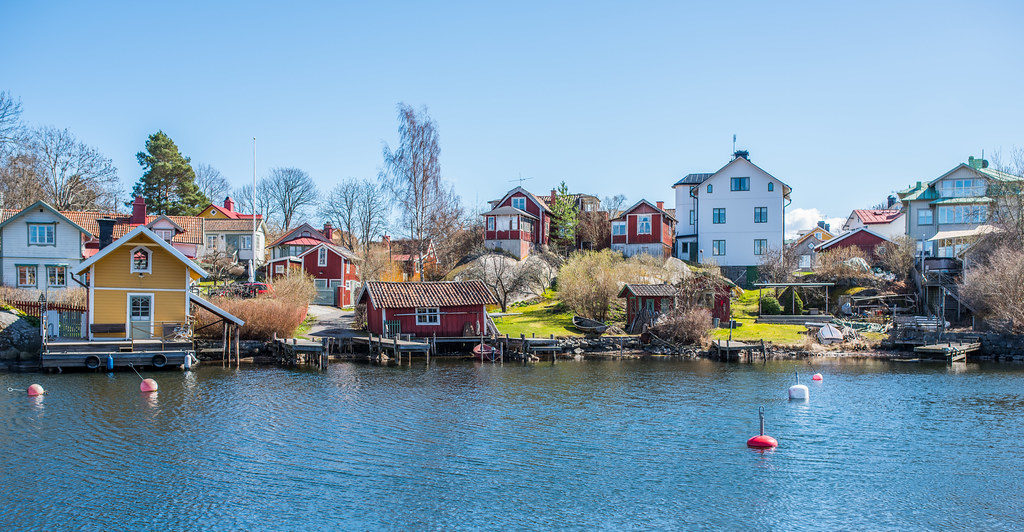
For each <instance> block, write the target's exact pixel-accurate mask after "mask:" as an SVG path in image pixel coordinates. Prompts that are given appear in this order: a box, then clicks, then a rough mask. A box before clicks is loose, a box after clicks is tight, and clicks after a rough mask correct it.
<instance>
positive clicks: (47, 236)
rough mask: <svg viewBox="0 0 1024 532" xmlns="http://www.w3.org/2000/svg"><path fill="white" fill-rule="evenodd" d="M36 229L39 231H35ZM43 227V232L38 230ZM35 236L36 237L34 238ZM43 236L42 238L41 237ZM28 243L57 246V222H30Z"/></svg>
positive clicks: (31, 244)
mask: <svg viewBox="0 0 1024 532" xmlns="http://www.w3.org/2000/svg"><path fill="white" fill-rule="evenodd" d="M33 229H36V230H37V231H33ZM39 229H42V233H40V232H39V231H38V230H39ZM33 233H35V234H34V235H33ZM33 236H34V237H35V238H33ZM40 236H41V237H42V239H40V238H39V237H40ZM28 245H30V246H56V245H57V224H55V223H53V222H29V224H28Z"/></svg>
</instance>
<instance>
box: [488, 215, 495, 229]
mask: <svg viewBox="0 0 1024 532" xmlns="http://www.w3.org/2000/svg"><path fill="white" fill-rule="evenodd" d="M494 223H495V222H494V217H493V216H488V217H487V230H488V231H494Z"/></svg>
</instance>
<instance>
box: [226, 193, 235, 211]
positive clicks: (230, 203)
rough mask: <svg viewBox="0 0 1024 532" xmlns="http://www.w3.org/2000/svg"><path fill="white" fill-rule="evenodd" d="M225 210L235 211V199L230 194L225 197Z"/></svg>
mask: <svg viewBox="0 0 1024 532" xmlns="http://www.w3.org/2000/svg"><path fill="white" fill-rule="evenodd" d="M224 210H226V211H228V212H235V200H233V199H232V198H231V196H228V197H226V198H224Z"/></svg>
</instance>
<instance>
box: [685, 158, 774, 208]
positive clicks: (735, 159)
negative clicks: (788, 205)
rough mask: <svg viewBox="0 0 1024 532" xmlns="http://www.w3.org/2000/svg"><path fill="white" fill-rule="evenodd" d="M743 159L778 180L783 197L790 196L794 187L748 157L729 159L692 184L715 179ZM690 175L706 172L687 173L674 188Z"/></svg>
mask: <svg viewBox="0 0 1024 532" xmlns="http://www.w3.org/2000/svg"><path fill="white" fill-rule="evenodd" d="M741 160H742V161H744V162H746V163H747V164H749V165H750V166H753V167H754V168H756V169H758V170H759V171H761V172H762V173H763V174H764V175H766V176H768V177H770V178H772V179H774V180H776V181H778V182H779V184H780V185H782V197H784V198H788V197H789V194H790V192H793V187H790V186H789V185H787V184H786V183H784V182H783V181H782V180H781V179H779V178H777V177H775V176H773V175H771V174H769V173H768V172H766V171H765V170H764V168H761V167H760V166H758V165H756V164H754V163H752V162H750V159H748V158H746V157H733V159H732V160H731V161H729V162H727V163H725V165H724V166H722V167H721V168H719V169H718V170H716V171H714V172H712V173H710V174H707V175H706V177H702V178H700V181H696V182H694V183H690V184H699V183H703V182H705V181H708V180H710V179H714V178H715V177H717V176H718V174H720V173H722V171H724V170H725V169H726V168H729V167H730V166H732V165H734V164H737V161H741ZM690 176H705V174H687V176H686V177H684V178H683V179H681V180H680V181H679V182H677V183H676V184H675V185H673V188H674V187H675V186H678V185H682V184H686V183H683V181H684V180H686V179H687V178H688V177H690ZM693 179H697V177H694V178H693Z"/></svg>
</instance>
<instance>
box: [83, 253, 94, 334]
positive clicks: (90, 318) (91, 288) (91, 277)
mask: <svg viewBox="0 0 1024 532" xmlns="http://www.w3.org/2000/svg"><path fill="white" fill-rule="evenodd" d="M93 270H95V268H93V267H92V266H89V308H88V309H86V310H87V314H88V319H86V320H85V321H86V324H87V326H88V327H89V331H88V334H89V340H90V341H92V322H93V315H94V314H95V310H96V306H95V305H94V304H93V294H94V288H95V286H96V277H95V276H94V275H93Z"/></svg>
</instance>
